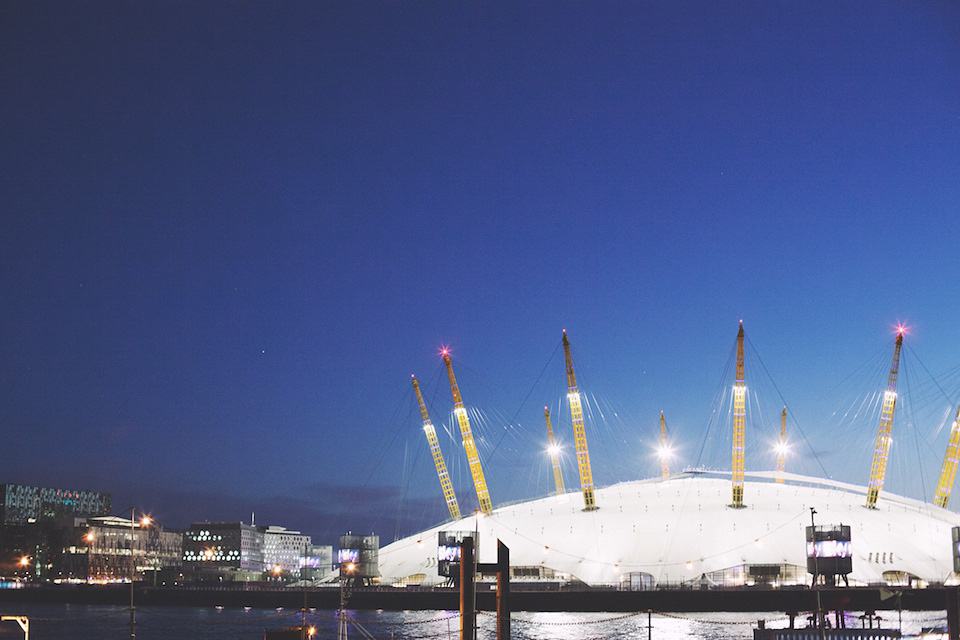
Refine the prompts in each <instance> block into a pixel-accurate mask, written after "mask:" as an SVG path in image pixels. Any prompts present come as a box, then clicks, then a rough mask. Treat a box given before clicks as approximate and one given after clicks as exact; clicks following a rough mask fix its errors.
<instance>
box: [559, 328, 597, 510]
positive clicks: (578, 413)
mask: <svg viewBox="0 0 960 640" xmlns="http://www.w3.org/2000/svg"><path fill="white" fill-rule="evenodd" d="M563 355H564V357H565V358H566V361H567V402H568V403H569V404H570V419H571V421H572V422H573V440H574V443H575V444H576V449H577V468H578V469H579V470H580V489H581V491H583V510H584V511H595V510H596V509H598V508H599V507H597V501H596V498H594V495H593V472H592V471H591V470H590V452H589V451H588V450H587V432H586V430H585V429H584V427H583V407H582V406H581V405H580V390H579V388H578V387H577V375H576V374H575V373H574V371H573V357H572V356H571V355H570V340H568V339H567V331H566V329H564V331H563Z"/></svg>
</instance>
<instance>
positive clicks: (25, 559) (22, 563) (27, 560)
mask: <svg viewBox="0 0 960 640" xmlns="http://www.w3.org/2000/svg"><path fill="white" fill-rule="evenodd" d="M28 564H30V557H29V556H23V557H22V558H20V566H21V567H25V566H27V565H28Z"/></svg>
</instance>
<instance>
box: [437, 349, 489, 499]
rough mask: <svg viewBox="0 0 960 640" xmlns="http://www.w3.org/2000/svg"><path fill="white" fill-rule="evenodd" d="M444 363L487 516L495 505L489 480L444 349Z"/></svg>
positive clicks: (468, 459)
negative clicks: (481, 463)
mask: <svg viewBox="0 0 960 640" xmlns="http://www.w3.org/2000/svg"><path fill="white" fill-rule="evenodd" d="M441 353H443V363H444V364H445V365H446V366H447V376H448V377H449V378H450V391H451V392H452V393H453V413H454V415H456V416H457V423H458V424H459V425H460V436H461V437H462V438H463V449H464V451H465V452H466V454H467V462H468V463H469V464H470V475H471V476H472V477H473V486H474V487H476V489H477V500H478V501H479V502H480V511H482V512H483V513H484V514H485V515H490V514H491V513H493V503H492V502H491V501H490V492H489V491H488V490H487V480H486V478H484V477H483V467H482V466H481V465H480V454H479V453H478V452H477V443H476V442H474V440H473V431H471V429H470V418H468V417H467V410H466V409H465V408H464V406H463V399H462V398H461V397H460V388H459V387H458V386H457V379H456V378H455V377H454V375H453V363H451V362H450V352H449V351H448V350H447V349H443V351H442V352H441Z"/></svg>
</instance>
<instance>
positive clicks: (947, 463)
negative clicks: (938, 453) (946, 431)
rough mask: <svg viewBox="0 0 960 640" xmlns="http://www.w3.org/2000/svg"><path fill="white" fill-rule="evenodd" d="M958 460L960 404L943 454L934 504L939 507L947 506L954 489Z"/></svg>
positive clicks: (959, 447) (959, 454) (959, 456)
mask: <svg viewBox="0 0 960 640" xmlns="http://www.w3.org/2000/svg"><path fill="white" fill-rule="evenodd" d="M958 461H960V406H958V407H957V417H956V418H954V419H953V426H952V427H951V428H950V442H949V443H947V451H946V453H945V454H944V455H943V467H942V468H941V469H940V480H939V481H938V482H937V493H936V495H935V496H934V498H933V504H935V505H937V506H938V507H942V508H944V509H946V508H947V502H948V501H949V500H950V492H951V491H953V481H954V480H956V478H957V463H958Z"/></svg>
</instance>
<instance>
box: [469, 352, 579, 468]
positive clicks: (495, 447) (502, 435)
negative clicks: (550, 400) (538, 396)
mask: <svg viewBox="0 0 960 640" xmlns="http://www.w3.org/2000/svg"><path fill="white" fill-rule="evenodd" d="M560 344H561V343H557V346H556V348H554V350H553V353H551V354H550V357H549V358H548V359H547V363H546V364H545V365H543V369H541V370H540V375H538V376H537V379H536V380H534V382H533V386H531V387H530V390H529V391H527V395H525V396H524V397H523V401H522V402H521V403H520V406H519V407H517V411H516V412H515V413H514V414H513V418H511V419H510V423H509V424H513V423H514V422H516V420H517V416H518V415H520V412H521V411H522V410H523V405H525V404H526V403H527V400H529V399H530V395H531V394H532V393H533V390H534V389H536V388H537V385H538V384H539V383H540V379H541V378H542V377H543V374H544V373H546V371H547V367H549V366H550V363H551V362H553V358H554V356H556V355H557V351H558V350H559V349H560ZM506 435H507V431H506V430H504V431H503V433H501V434H500V438H499V439H498V440H497V444H495V445H494V446H493V449H492V450H491V451H490V453H489V454H487V455H486V456H482V457H481V463H482V464H485V463H487V462H489V460H490V458H491V457H493V454H494V453H496V452H497V448H498V447H499V446H500V443H501V442H503V438H504V436H506Z"/></svg>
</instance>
